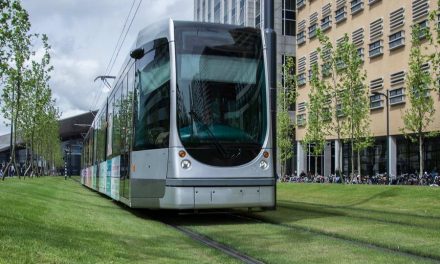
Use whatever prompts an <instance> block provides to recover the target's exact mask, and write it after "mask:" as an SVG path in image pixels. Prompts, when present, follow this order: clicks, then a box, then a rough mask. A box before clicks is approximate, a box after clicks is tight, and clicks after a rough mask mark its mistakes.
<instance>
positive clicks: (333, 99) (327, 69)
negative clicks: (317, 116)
mask: <svg viewBox="0 0 440 264" xmlns="http://www.w3.org/2000/svg"><path fill="white" fill-rule="evenodd" d="M317 35H318V39H319V43H320V45H321V46H320V48H318V52H319V55H320V58H321V61H322V71H321V76H322V83H321V85H322V86H324V87H325V88H324V89H325V90H327V91H328V96H329V101H330V105H329V110H330V112H331V118H332V121H333V126H332V127H331V128H330V129H331V131H329V132H332V133H333V134H335V135H336V138H337V141H338V142H339V143H341V138H342V127H343V122H344V119H343V117H342V112H341V109H340V106H341V98H340V93H341V85H340V75H341V73H342V71H343V69H342V68H341V67H339V64H338V62H339V61H340V59H339V58H340V55H339V54H340V53H341V52H342V47H341V45H337V46H336V48H335V47H334V46H333V44H332V43H331V41H330V38H329V37H328V36H327V35H325V34H322V32H321V30H320V29H318V33H317ZM336 155H337V157H338V158H337V160H338V161H339V163H338V164H337V166H336V171H337V172H339V174H340V176H341V178H342V181H343V182H344V178H343V177H344V176H343V175H344V170H343V166H342V147H340V148H339V151H338V152H337V153H336Z"/></svg>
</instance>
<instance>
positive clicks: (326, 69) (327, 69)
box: [321, 62, 332, 78]
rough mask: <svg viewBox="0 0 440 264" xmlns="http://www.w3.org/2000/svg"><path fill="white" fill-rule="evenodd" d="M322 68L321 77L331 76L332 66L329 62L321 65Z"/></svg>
mask: <svg viewBox="0 0 440 264" xmlns="http://www.w3.org/2000/svg"><path fill="white" fill-rule="evenodd" d="M321 68H322V70H321V71H322V77H324V78H327V77H329V76H330V75H331V70H332V64H331V63H330V62H326V63H324V64H322V65H321Z"/></svg>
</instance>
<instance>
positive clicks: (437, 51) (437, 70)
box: [426, 0, 440, 94]
mask: <svg viewBox="0 0 440 264" xmlns="http://www.w3.org/2000/svg"><path fill="white" fill-rule="evenodd" d="M429 18H430V19H429V20H430V22H431V23H433V24H434V29H435V30H434V34H430V32H429V31H428V32H427V34H426V35H427V36H428V38H429V40H430V44H431V45H430V46H431V47H432V48H433V49H434V52H433V53H431V54H430V55H429V60H430V62H431V66H432V68H433V69H434V72H433V79H432V82H433V89H434V90H435V91H436V92H437V93H438V94H440V22H439V19H440V0H438V1H437V9H434V10H433V11H432V12H431V14H430V15H429Z"/></svg>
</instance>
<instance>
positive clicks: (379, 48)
mask: <svg viewBox="0 0 440 264" xmlns="http://www.w3.org/2000/svg"><path fill="white" fill-rule="evenodd" d="M369 48H370V49H369V51H368V52H369V56H370V58H374V57H376V56H380V55H382V54H383V43H382V40H378V41H375V42H373V43H371V44H370V45H369Z"/></svg>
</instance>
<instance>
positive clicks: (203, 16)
mask: <svg viewBox="0 0 440 264" xmlns="http://www.w3.org/2000/svg"><path fill="white" fill-rule="evenodd" d="M205 12H206V1H205V0H202V19H200V21H205Z"/></svg>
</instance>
